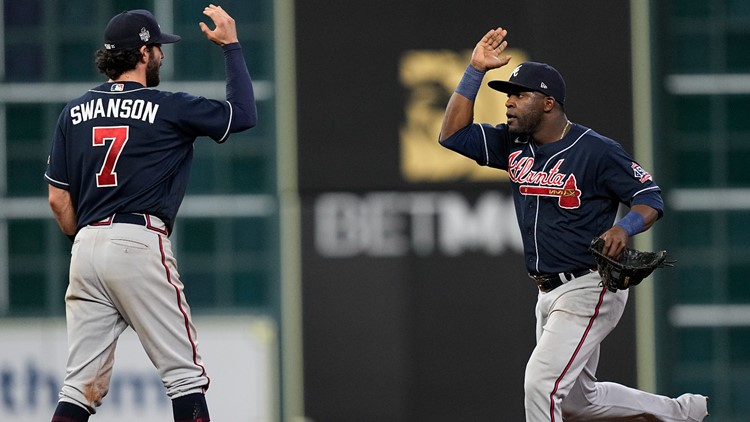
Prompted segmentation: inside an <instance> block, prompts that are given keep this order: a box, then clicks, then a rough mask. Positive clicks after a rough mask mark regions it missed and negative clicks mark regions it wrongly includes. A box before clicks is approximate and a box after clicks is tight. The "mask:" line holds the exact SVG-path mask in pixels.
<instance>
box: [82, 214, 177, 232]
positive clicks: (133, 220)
mask: <svg viewBox="0 0 750 422" xmlns="http://www.w3.org/2000/svg"><path fill="white" fill-rule="evenodd" d="M114 223H125V224H135V225H137V226H143V227H146V228H147V229H149V230H153V231H155V232H159V233H162V234H165V235H169V231H168V230H167V227H166V226H165V224H164V223H163V222H162V220H161V219H160V218H158V217H156V216H154V215H150V214H137V213H117V214H114V215H111V216H109V217H107V218H105V219H104V220H101V221H97V222H95V223H91V224H90V225H91V226H110V225H112V224H114Z"/></svg>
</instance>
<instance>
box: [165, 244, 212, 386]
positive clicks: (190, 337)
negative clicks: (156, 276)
mask: <svg viewBox="0 0 750 422" xmlns="http://www.w3.org/2000/svg"><path fill="white" fill-rule="evenodd" d="M163 242H164V240H163V238H162V237H161V236H159V252H161V265H163V266H164V272H165V274H166V275H167V282H168V283H169V284H170V285H171V286H172V287H174V291H175V294H176V295H177V307H178V308H179V309H180V313H181V314H182V318H183V319H184V321H185V332H187V336H188V340H189V341H190V346H191V347H192V348H193V363H194V364H195V365H196V366H198V367H200V368H201V370H202V373H201V375H206V367H205V366H203V365H201V364H200V363H198V348H197V347H196V346H195V341H193V335H192V334H191V333H190V319H189V318H188V315H187V312H185V308H183V307H182V300H181V296H180V289H179V288H178V287H177V285H175V284H174V283H172V273H171V272H170V271H169V267H168V266H167V257H166V255H165V254H164V244H163ZM206 378H208V377H206ZM208 382H209V384H210V383H211V379H210V378H208ZM207 389H208V384H206V387H205V388H204V390H207Z"/></svg>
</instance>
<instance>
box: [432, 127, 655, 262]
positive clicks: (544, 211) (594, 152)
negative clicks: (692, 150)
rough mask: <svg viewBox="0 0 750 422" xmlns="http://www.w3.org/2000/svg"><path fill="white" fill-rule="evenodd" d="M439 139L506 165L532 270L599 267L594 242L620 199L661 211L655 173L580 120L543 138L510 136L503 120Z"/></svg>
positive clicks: (495, 164) (610, 220) (480, 161)
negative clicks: (553, 138)
mask: <svg viewBox="0 0 750 422" xmlns="http://www.w3.org/2000/svg"><path fill="white" fill-rule="evenodd" d="M441 144H442V145H443V146H445V147H446V148H449V149H451V150H453V151H456V152H458V153H460V154H462V155H464V156H466V157H469V158H471V159H474V160H475V161H476V162H477V163H478V164H480V165H483V166H490V167H494V168H498V169H502V170H506V171H507V172H508V176H509V179H510V181H511V186H512V191H513V201H514V203H515V207H516V215H517V218H518V225H519V228H520V230H521V236H522V237H523V245H524V256H525V262H526V268H527V270H528V271H529V272H531V273H559V272H565V271H572V270H578V269H583V268H594V267H596V265H595V263H594V259H593V257H592V256H591V254H590V253H589V252H588V247H589V244H590V243H591V240H592V239H594V238H596V237H598V236H599V235H601V234H602V233H604V232H605V231H607V230H609V229H610V228H612V225H613V224H614V220H615V218H616V216H617V210H618V207H619V204H620V203H622V204H625V205H627V206H633V205H636V204H644V205H648V206H650V207H652V208H654V209H656V210H657V211H658V212H659V215H661V214H662V212H663V208H664V206H663V202H662V199H661V195H660V192H661V189H660V188H659V187H658V186H657V185H656V184H655V183H654V181H653V180H652V178H651V175H650V174H649V173H648V172H646V171H645V170H644V169H643V168H641V166H640V165H638V163H636V162H635V161H634V160H633V159H632V158H631V157H630V155H629V154H628V153H627V152H626V151H625V150H624V149H623V148H622V146H621V145H620V144H619V143H617V142H615V141H614V140H612V139H609V138H607V137H605V136H602V135H600V134H598V133H596V132H594V131H593V130H591V129H589V128H586V127H584V126H581V125H578V124H573V125H572V126H571V130H570V131H569V132H568V134H567V135H566V136H565V137H564V138H563V139H561V140H560V141H557V142H552V143H550V144H547V145H541V146H540V145H537V144H536V143H534V142H533V141H528V140H527V139H522V138H517V137H512V136H511V135H510V133H509V131H508V127H507V125H505V124H502V125H498V126H494V127H493V126H492V125H488V124H482V125H480V124H472V125H468V126H466V127H465V128H463V129H461V130H459V131H458V132H456V133H455V134H453V135H452V136H451V137H449V138H447V139H445V140H443V141H442V142H441Z"/></svg>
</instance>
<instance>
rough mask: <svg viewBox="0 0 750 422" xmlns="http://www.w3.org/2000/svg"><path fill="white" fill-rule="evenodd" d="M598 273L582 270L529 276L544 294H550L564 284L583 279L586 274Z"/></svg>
mask: <svg viewBox="0 0 750 422" xmlns="http://www.w3.org/2000/svg"><path fill="white" fill-rule="evenodd" d="M594 271H596V270H595V269H591V268H585V269H582V270H575V271H568V272H563V273H552V274H529V276H530V277H531V278H533V279H534V281H536V286H537V287H538V288H539V291H541V292H542V293H548V292H551V291H552V290H554V289H556V288H558V287H560V286H562V285H563V284H565V283H567V282H569V281H572V280H573V279H576V278H578V277H583V276H585V275H586V274H591V273H592V272H594Z"/></svg>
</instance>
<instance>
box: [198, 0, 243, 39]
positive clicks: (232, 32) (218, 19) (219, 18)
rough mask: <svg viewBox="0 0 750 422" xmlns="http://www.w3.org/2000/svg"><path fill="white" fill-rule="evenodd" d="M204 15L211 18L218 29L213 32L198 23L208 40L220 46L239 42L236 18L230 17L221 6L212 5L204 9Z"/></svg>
mask: <svg viewBox="0 0 750 422" xmlns="http://www.w3.org/2000/svg"><path fill="white" fill-rule="evenodd" d="M203 14H204V15H206V16H208V17H209V18H211V20H212V21H213V22H214V25H216V28H215V29H213V30H211V29H209V28H208V25H206V24H205V23H203V22H199V23H198V25H199V26H200V28H201V31H202V32H203V33H204V34H205V35H206V38H208V39H209V40H210V41H212V42H213V43H215V44H218V45H226V44H231V43H235V42H237V41H238V38H237V27H236V25H235V23H234V18H232V17H231V16H229V14H228V13H227V12H225V11H224V9H222V8H221V6H214V5H213V4H210V5H208V6H207V7H206V8H205V9H203Z"/></svg>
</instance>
